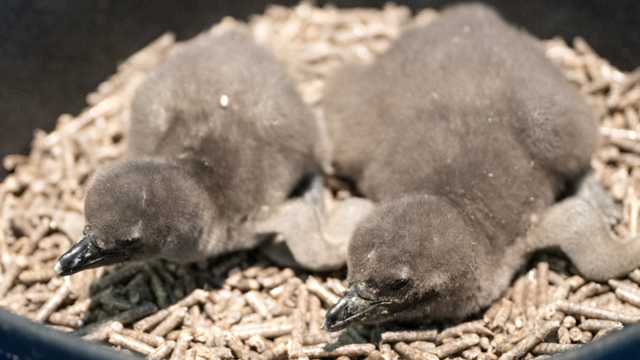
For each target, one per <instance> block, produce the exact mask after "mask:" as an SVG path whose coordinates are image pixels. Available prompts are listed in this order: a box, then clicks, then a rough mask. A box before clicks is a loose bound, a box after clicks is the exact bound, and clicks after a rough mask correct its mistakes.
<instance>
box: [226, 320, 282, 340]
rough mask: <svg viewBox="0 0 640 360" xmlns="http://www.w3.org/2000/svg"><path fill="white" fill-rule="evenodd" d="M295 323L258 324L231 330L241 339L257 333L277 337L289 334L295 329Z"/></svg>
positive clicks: (267, 336)
mask: <svg viewBox="0 0 640 360" xmlns="http://www.w3.org/2000/svg"><path fill="white" fill-rule="evenodd" d="M293 326H294V325H293V324H291V323H288V324H269V323H267V324H258V326H252V327H245V328H241V327H232V328H231V332H232V333H233V334H234V335H235V336H237V337H238V338H239V339H241V340H244V339H248V338H250V337H252V336H255V335H261V336H264V337H266V338H275V337H278V336H282V335H289V334H291V332H292V330H293Z"/></svg>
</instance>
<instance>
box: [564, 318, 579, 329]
mask: <svg viewBox="0 0 640 360" xmlns="http://www.w3.org/2000/svg"><path fill="white" fill-rule="evenodd" d="M576 323H577V321H576V318H574V317H573V316H571V315H568V316H565V317H564V319H562V326H564V327H566V328H567V329H571V328H572V327H574V326H576Z"/></svg>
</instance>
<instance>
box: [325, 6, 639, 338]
mask: <svg viewBox="0 0 640 360" xmlns="http://www.w3.org/2000/svg"><path fill="white" fill-rule="evenodd" d="M334 79H335V80H334V81H333V82H332V83H330V84H329V85H328V86H327V90H326V94H327V95H326V98H325V114H326V119H327V124H328V128H329V130H330V135H331V137H332V140H333V142H334V144H333V145H334V151H335V153H334V160H335V166H336V169H337V171H338V173H339V174H340V175H342V176H345V177H350V178H352V179H355V180H356V181H357V184H358V186H359V187H360V190H361V191H362V192H363V193H364V194H365V195H366V196H368V197H370V198H372V199H373V200H375V201H378V202H379V203H380V204H379V206H378V208H377V209H376V210H374V211H373V213H372V214H370V215H369V216H368V217H366V218H365V219H364V220H363V221H362V222H361V223H360V224H359V225H358V226H357V228H356V230H355V233H354V236H353V237H352V240H351V243H350V244H349V254H348V271H349V272H348V278H349V283H350V285H349V291H348V292H347V293H346V294H345V295H344V296H343V297H342V299H341V300H340V301H339V302H338V303H337V304H336V305H335V306H334V307H333V308H331V309H330V310H329V311H328V313H327V316H326V318H325V322H324V326H325V328H326V329H328V330H331V331H335V330H339V329H341V328H344V327H346V326H348V325H349V324H352V323H377V322H381V321H388V320H408V319H415V318H421V317H428V318H431V319H442V318H453V319H461V318H463V317H465V316H468V315H470V314H472V313H474V312H477V311H479V310H480V309H482V308H483V307H486V306H488V305H490V304H491V302H493V301H494V300H496V299H497V298H498V297H499V296H500V295H501V294H502V293H503V292H504V290H505V289H506V288H507V287H508V285H509V283H510V280H511V279H512V277H513V276H514V274H515V272H516V271H517V269H518V268H519V267H521V266H522V265H523V264H524V263H525V262H526V259H527V256H528V255H529V254H531V252H532V251H534V250H536V249H540V248H545V247H551V246H553V247H559V248H560V249H561V250H563V251H564V252H565V253H566V254H567V255H568V256H569V257H570V258H571V260H572V261H573V262H574V264H575V265H576V266H577V267H578V269H579V270H580V271H581V272H582V273H583V274H584V275H585V276H586V277H588V278H591V279H594V280H602V279H606V278H610V277H613V276H619V275H621V274H624V273H625V272H628V271H630V270H632V269H633V268H634V267H635V266H637V265H640V256H639V255H640V242H638V241H635V242H627V243H624V242H622V241H616V239H615V238H614V237H612V236H611V234H610V232H609V229H608V226H607V224H606V223H605V222H604V221H603V216H602V214H601V212H600V210H599V209H598V208H597V206H599V205H602V206H603V207H608V205H610V203H611V201H610V200H609V201H607V198H606V196H602V195H603V194H604V193H603V191H602V189H599V188H598V186H597V183H595V182H593V181H584V182H582V185H581V186H590V187H594V189H592V191H579V194H597V196H594V197H593V199H583V198H579V197H572V198H569V199H566V200H564V201H561V202H559V203H556V201H557V199H558V197H559V196H560V195H561V194H562V193H563V192H564V190H565V188H566V185H567V183H568V182H569V181H572V180H575V179H578V178H580V177H581V176H582V174H584V172H585V169H587V168H588V167H589V160H590V157H591V154H592V153H593V151H594V150H595V147H596V142H597V123H596V121H595V118H594V116H593V115H592V113H591V109H590V108H589V106H588V105H587V104H586V102H585V101H584V99H583V98H582V97H581V95H580V93H579V91H578V90H577V89H576V88H575V87H574V86H573V85H571V84H570V83H569V82H568V81H567V80H566V79H565V78H564V77H563V76H562V75H561V74H560V72H559V71H557V69H556V68H555V67H554V66H553V64H551V62H550V61H548V60H547V59H546V58H545V56H544V54H543V52H542V49H541V46H540V44H538V43H537V42H536V41H535V40H534V39H533V38H532V37H530V36H529V35H527V34H525V33H523V32H521V31H519V30H517V29H515V28H514V27H512V26H510V25H508V24H506V23H505V22H504V21H503V20H502V19H501V18H500V17H499V16H498V15H497V14H496V13H495V12H494V11H492V10H490V9H488V8H486V7H484V6H481V5H464V6H458V7H454V8H452V9H449V10H446V11H444V12H443V13H442V14H441V15H440V16H439V18H438V19H437V20H436V21H435V22H434V23H432V24H431V25H429V26H427V27H424V28H418V29H411V30H408V31H406V32H405V33H404V34H403V35H401V37H400V38H399V39H398V40H396V42H395V43H394V44H393V45H392V46H391V48H390V49H389V50H388V52H386V53H385V54H382V55H381V56H379V57H378V59H377V60H376V61H375V62H374V63H373V64H372V65H370V66H366V67H349V68H347V69H345V70H344V71H341V72H340V73H339V74H337V75H336V76H335V77H334ZM594 185H595V186H594Z"/></svg>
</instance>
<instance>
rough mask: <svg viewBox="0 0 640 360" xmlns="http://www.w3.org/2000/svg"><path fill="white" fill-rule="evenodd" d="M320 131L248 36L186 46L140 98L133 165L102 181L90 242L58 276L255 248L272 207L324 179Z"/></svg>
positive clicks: (65, 259)
mask: <svg viewBox="0 0 640 360" xmlns="http://www.w3.org/2000/svg"><path fill="white" fill-rule="evenodd" d="M316 125H317V124H316V122H315V120H314V118H313V115H312V114H311V112H310V110H309V109H308V108H307V107H306V106H305V104H304V103H303V102H302V99H301V97H300V96H299V94H298V93H297V91H296V89H295V86H294V84H293V82H292V81H291V80H290V79H289V77H288V75H287V73H286V70H285V68H284V66H283V64H281V63H279V62H278V61H277V60H276V59H275V58H274V57H273V56H272V55H271V54H270V53H269V52H268V51H267V50H265V49H263V48H261V47H260V46H258V45H257V44H255V43H254V42H253V40H252V39H251V38H250V36H248V34H246V33H245V32H243V31H240V30H237V31H235V30H234V31H226V32H223V33H222V34H220V33H213V32H212V33H211V34H206V35H203V36H201V37H199V38H197V39H196V40H192V41H190V42H188V43H186V44H185V45H179V48H178V49H177V52H176V53H175V54H174V55H173V56H172V57H170V58H169V59H168V60H166V62H164V63H163V64H161V65H160V66H158V67H157V68H156V69H155V70H154V71H153V72H152V73H151V74H150V75H149V76H148V78H147V79H146V80H145V81H144V82H143V84H141V86H140V88H139V89H138V90H137V92H136V95H135V99H134V101H133V104H132V110H131V129H130V134H129V139H128V146H129V147H128V159H127V160H125V161H123V162H120V163H116V164H113V165H110V166H107V167H106V168H104V169H102V170H101V171H99V172H98V173H97V175H96V176H95V177H94V179H93V180H92V182H91V184H90V186H89V188H88V191H87V194H86V198H85V219H86V227H85V232H84V235H85V236H84V238H83V239H82V240H81V241H79V242H78V243H76V244H75V245H74V246H73V247H72V248H71V249H70V250H69V251H67V252H66V253H65V254H64V255H62V257H61V258H60V259H59V261H58V262H57V264H56V266H55V270H56V272H57V273H58V274H60V275H70V274H73V273H75V272H78V271H81V270H84V269H88V268H93V267H98V266H103V265H109V264H113V263H117V262H123V261H135V260H146V259H151V258H164V259H168V260H172V261H176V262H181V263H185V262H192V261H197V260H201V259H204V258H207V257H210V256H214V255H219V254H222V253H224V252H228V251H233V250H239V249H247V248H251V247H253V246H255V245H256V243H257V242H258V238H257V237H256V236H254V233H255V231H254V230H255V229H254V228H255V222H254V220H255V219H257V218H259V217H260V216H261V215H260V211H259V210H260V209H261V207H266V208H269V207H272V206H276V205H278V204H281V203H283V202H284V201H285V200H286V199H287V197H288V196H289V195H290V194H291V192H292V191H293V190H294V188H296V186H297V185H298V184H299V183H300V181H301V179H303V178H305V177H309V176H313V175H314V174H318V173H319V172H320V165H319V164H320V162H321V149H319V146H318V141H317V129H316ZM264 231H265V232H266V231H267V230H264Z"/></svg>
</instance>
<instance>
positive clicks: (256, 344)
mask: <svg viewBox="0 0 640 360" xmlns="http://www.w3.org/2000/svg"><path fill="white" fill-rule="evenodd" d="M245 344H246V345H248V346H250V347H252V348H254V349H256V351H257V352H258V353H261V354H262V353H263V352H265V351H267V350H268V349H269V347H271V345H270V344H269V340H267V339H266V338H265V337H264V336H261V335H253V336H252V337H250V338H249V339H248V340H247V341H245Z"/></svg>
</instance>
